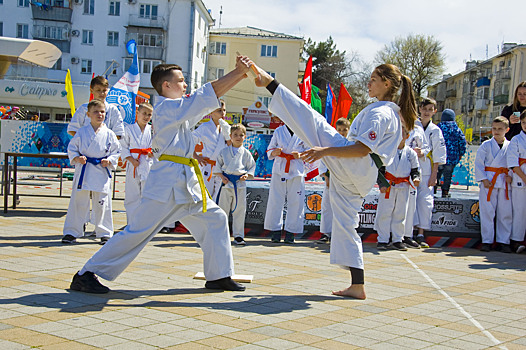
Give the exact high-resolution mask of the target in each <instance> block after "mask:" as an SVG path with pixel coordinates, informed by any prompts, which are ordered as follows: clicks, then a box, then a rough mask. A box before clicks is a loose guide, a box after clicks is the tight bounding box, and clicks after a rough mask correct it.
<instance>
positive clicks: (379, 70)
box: [374, 63, 417, 130]
mask: <svg viewBox="0 0 526 350" xmlns="http://www.w3.org/2000/svg"><path fill="white" fill-rule="evenodd" d="M374 72H375V73H376V74H378V76H379V77H380V78H381V79H382V80H383V81H389V82H391V88H390V89H389V91H388V92H387V96H385V97H386V98H388V99H389V100H391V101H393V102H395V99H396V95H397V93H398V90H399V89H400V88H402V91H401V93H400V97H399V98H398V102H397V104H398V106H399V107H400V115H401V117H402V121H403V123H404V125H405V126H406V127H407V129H408V130H413V128H414V127H415V120H416V119H417V113H416V103H415V95H414V93H413V84H412V82H411V79H409V77H408V76H406V75H404V74H402V73H401V72H400V69H399V68H398V67H397V66H395V65H394V64H388V63H385V64H381V65H379V66H378V67H376V68H375V69H374Z"/></svg>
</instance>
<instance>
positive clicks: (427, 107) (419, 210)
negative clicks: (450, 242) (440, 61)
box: [414, 98, 447, 248]
mask: <svg viewBox="0 0 526 350" xmlns="http://www.w3.org/2000/svg"><path fill="white" fill-rule="evenodd" d="M436 112H437V107H436V101H435V100H433V99H430V98H424V99H423V100H422V102H421V103H420V121H421V123H422V127H423V128H424V132H425V135H426V138H427V140H428V141H429V144H428V145H429V153H428V154H427V155H426V156H425V157H421V158H419V160H420V169H421V172H422V180H421V181H420V185H419V186H418V189H417V192H416V213H415V217H414V226H416V227H417V228H418V234H417V236H416V241H417V242H418V243H419V244H420V246H421V247H422V248H429V245H428V244H427V242H426V240H425V237H424V230H429V229H431V216H432V214H433V201H434V198H433V188H434V186H435V185H436V182H437V172H438V166H439V165H440V164H445V163H446V160H447V159H446V157H447V154H446V146H445V144H444V137H443V136H442V131H440V129H439V128H438V126H436V125H435V124H433V121H432V118H433V115H434V114H435V113H436Z"/></svg>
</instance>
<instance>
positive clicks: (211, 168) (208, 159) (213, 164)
mask: <svg viewBox="0 0 526 350" xmlns="http://www.w3.org/2000/svg"><path fill="white" fill-rule="evenodd" d="M204 159H205V162H207V163H208V164H210V165H211V167H210V175H209V176H208V179H206V181H210V179H211V178H212V174H213V173H214V166H215V165H216V164H217V162H216V161H215V160H212V159H210V158H208V157H204Z"/></svg>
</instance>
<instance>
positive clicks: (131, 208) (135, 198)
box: [124, 172, 146, 223]
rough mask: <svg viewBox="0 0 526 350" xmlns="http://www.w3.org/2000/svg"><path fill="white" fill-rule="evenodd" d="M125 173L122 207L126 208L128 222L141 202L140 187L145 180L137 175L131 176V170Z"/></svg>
mask: <svg viewBox="0 0 526 350" xmlns="http://www.w3.org/2000/svg"><path fill="white" fill-rule="evenodd" d="M127 175H128V176H126V183H125V185H124V196H125V197H124V208H125V209H126V222H127V223H129V222H130V219H131V217H132V216H133V215H134V212H135V210H136V209H137V208H138V207H139V204H140V203H141V197H142V189H143V188H144V184H145V183H146V180H143V181H141V179H140V177H139V176H136V177H133V172H132V174H131V175H129V174H127Z"/></svg>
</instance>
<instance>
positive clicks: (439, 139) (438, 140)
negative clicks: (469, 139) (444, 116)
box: [431, 127, 447, 165]
mask: <svg viewBox="0 0 526 350" xmlns="http://www.w3.org/2000/svg"><path fill="white" fill-rule="evenodd" d="M431 142H432V145H431V146H432V149H433V163H438V164H439V165H441V164H446V162H447V151H446V144H445V142H444V136H443V135H442V130H440V128H438V127H437V128H436V131H435V132H434V133H433V136H432V137H431Z"/></svg>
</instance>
